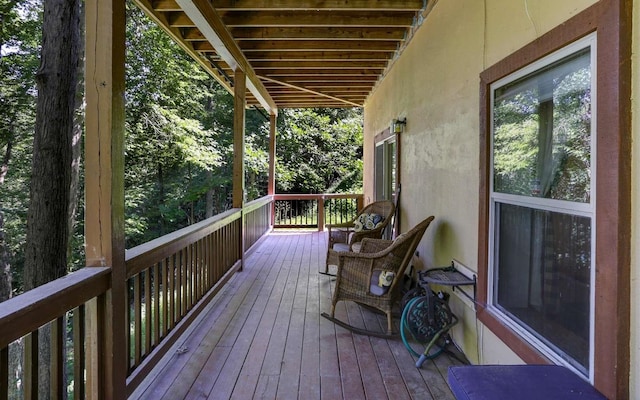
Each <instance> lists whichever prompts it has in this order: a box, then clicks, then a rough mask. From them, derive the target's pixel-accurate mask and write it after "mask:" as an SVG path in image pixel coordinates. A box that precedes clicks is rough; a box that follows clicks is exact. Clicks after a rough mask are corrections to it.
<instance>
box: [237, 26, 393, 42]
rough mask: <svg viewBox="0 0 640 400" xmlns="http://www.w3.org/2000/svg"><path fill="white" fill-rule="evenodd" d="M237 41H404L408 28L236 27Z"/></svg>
mask: <svg viewBox="0 0 640 400" xmlns="http://www.w3.org/2000/svg"><path fill="white" fill-rule="evenodd" d="M230 32H231V34H232V35H233V37H234V38H236V39H237V40H274V39H281V40H297V39H332V40H390V41H398V40H404V37H405V34H406V28H403V27H396V26H391V27H380V26H362V27H351V26H343V27H324V26H323V27H288V26H287V27H285V26H276V27H235V28H231V29H230Z"/></svg>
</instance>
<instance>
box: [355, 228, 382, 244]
mask: <svg viewBox="0 0 640 400" xmlns="http://www.w3.org/2000/svg"><path fill="white" fill-rule="evenodd" d="M383 229H384V227H383V226H380V227H377V228H374V229H363V230H361V231H358V232H354V233H353V236H352V237H351V243H356V242H361V241H362V239H364V238H373V239H380V236H382V230H383Z"/></svg>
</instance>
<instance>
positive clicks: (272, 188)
mask: <svg viewBox="0 0 640 400" xmlns="http://www.w3.org/2000/svg"><path fill="white" fill-rule="evenodd" d="M277 118H278V116H277V115H275V114H270V115H269V182H268V184H267V194H268V195H269V196H273V195H274V194H275V193H276V119H277ZM269 221H270V224H271V227H273V225H274V224H275V222H276V202H275V201H272V202H271V214H270V218H269Z"/></svg>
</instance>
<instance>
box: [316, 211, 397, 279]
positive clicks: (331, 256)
mask: <svg viewBox="0 0 640 400" xmlns="http://www.w3.org/2000/svg"><path fill="white" fill-rule="evenodd" d="M394 211H395V205H394V204H393V202H391V201H388V200H383V201H376V202H374V203H371V204H369V205H367V206H366V207H365V208H363V209H362V211H360V213H359V214H358V215H357V216H356V217H355V218H354V219H352V220H351V221H349V222H345V223H342V224H328V225H327V229H328V231H329V245H328V248H327V262H326V264H325V269H324V272H320V273H321V274H323V275H331V276H333V274H330V273H329V265H337V264H338V259H337V257H336V254H337V252H344V251H355V252H357V251H358V249H359V247H360V242H361V241H362V239H364V238H373V239H380V238H381V237H382V234H383V232H384V230H385V228H386V227H387V225H389V222H391V219H392V218H393V215H394ZM367 216H376V218H379V219H380V220H379V221H377V223H376V224H375V225H374V226H369V227H366V226H364V227H362V226H360V224H361V222H360V221H361V220H362V219H363V217H365V218H366V217H367ZM359 228H360V229H359ZM354 245H355V249H354Z"/></svg>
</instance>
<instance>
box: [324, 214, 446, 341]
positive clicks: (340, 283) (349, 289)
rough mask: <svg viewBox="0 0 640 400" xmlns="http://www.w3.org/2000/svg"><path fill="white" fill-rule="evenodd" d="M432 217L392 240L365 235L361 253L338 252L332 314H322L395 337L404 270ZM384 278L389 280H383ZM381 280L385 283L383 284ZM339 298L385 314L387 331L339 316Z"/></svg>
mask: <svg viewBox="0 0 640 400" xmlns="http://www.w3.org/2000/svg"><path fill="white" fill-rule="evenodd" d="M433 219H434V217H433V216H431V217H429V218H427V219H425V220H424V221H422V222H420V223H419V224H418V225H416V226H415V227H414V228H413V229H411V230H410V231H409V232H407V233H404V234H402V235H399V236H398V237H397V238H396V239H395V240H393V241H391V240H383V239H369V238H365V239H363V240H362V248H361V249H360V252H359V253H353V252H341V253H337V254H336V257H337V258H338V273H337V278H336V287H335V291H334V293H333V300H332V303H331V313H330V314H327V313H322V316H323V317H325V318H327V319H329V320H330V321H332V322H334V323H336V324H337V325H339V326H342V327H344V328H346V329H349V330H351V331H352V332H354V333H358V334H364V335H371V336H379V337H392V336H395V335H394V334H393V320H392V308H393V306H394V304H395V303H396V302H398V301H399V300H401V298H402V282H403V278H404V272H405V270H406V268H407V267H408V265H409V263H410V262H411V257H412V256H413V254H414V253H415V251H416V247H418V244H419V243H420V240H421V239H422V236H423V235H424V232H425V231H426V230H427V228H428V227H429V224H430V223H431V221H433ZM384 280H387V282H382V281H384ZM379 283H385V285H384V286H380V285H379ZM387 285H388V286H387ZM339 301H354V302H356V303H358V304H361V305H364V306H367V307H371V308H374V309H377V310H380V311H382V312H383V313H385V314H386V315H387V332H386V334H384V333H379V332H372V331H367V330H364V329H360V328H356V327H353V326H351V325H348V324H347V323H345V322H343V321H341V320H339V319H336V318H335V310H336V304H337V303H338V302H339Z"/></svg>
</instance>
